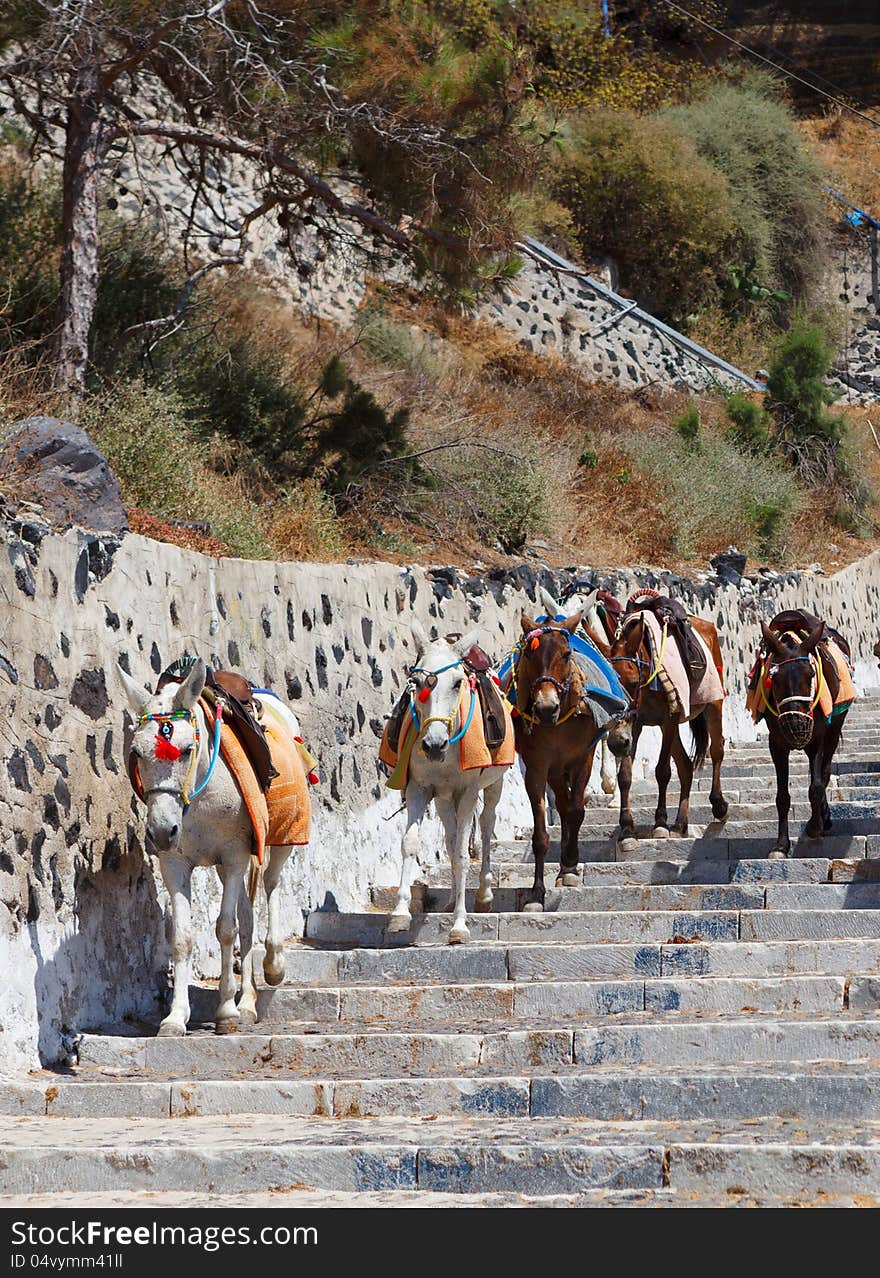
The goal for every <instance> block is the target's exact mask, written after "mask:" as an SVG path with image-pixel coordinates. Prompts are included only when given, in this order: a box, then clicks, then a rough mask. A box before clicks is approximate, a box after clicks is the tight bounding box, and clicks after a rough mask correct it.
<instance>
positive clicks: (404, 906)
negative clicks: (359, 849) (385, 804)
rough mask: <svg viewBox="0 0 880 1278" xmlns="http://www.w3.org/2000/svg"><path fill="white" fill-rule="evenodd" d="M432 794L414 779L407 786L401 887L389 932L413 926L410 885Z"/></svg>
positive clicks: (406, 929) (390, 921) (389, 923)
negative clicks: (410, 908)
mask: <svg viewBox="0 0 880 1278" xmlns="http://www.w3.org/2000/svg"><path fill="white" fill-rule="evenodd" d="M429 802H430V796H429V794H428V792H427V790H422V789H421V788H420V787H419V786H417V785H414V784H413V782H412V781H410V782H409V784H408V785H407V787H406V830H405V832H404V835H403V845H402V850H403V865H402V866H401V869H400V888H399V890H398V893H397V900H396V902H395V904H394V909H393V910H392V911H391V915H390V917H389V919H388V927H387V928H386V931H388V932H408V931H409V929H410V928H411V927H412V914H410V910H409V905H410V895H411V893H410V887H411V879H412V867H413V862H414V861H415V859H416V854H417V852H418V850H419V831H420V828H421V824H422V821H423V820H424V818H425V813H426V812H427V810H428V804H429Z"/></svg>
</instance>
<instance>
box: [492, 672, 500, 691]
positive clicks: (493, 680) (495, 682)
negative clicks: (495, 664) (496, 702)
mask: <svg viewBox="0 0 880 1278" xmlns="http://www.w3.org/2000/svg"><path fill="white" fill-rule="evenodd" d="M492 682H493V683H494V684H495V687H496V688H500V687H501V680H500V679H499V678H498V676H497V675H496V674H493V676H492Z"/></svg>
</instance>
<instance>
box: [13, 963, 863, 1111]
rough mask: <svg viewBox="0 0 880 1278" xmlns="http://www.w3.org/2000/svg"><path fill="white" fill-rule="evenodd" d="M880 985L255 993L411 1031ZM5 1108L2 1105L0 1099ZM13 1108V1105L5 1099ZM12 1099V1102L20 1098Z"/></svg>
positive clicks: (282, 1016) (837, 979) (195, 1019)
mask: <svg viewBox="0 0 880 1278" xmlns="http://www.w3.org/2000/svg"><path fill="white" fill-rule="evenodd" d="M877 996H878V988H877V982H876V981H872V978H870V977H867V978H859V977H856V976H853V977H851V978H848V977H844V976H792V977H782V978H776V979H767V980H765V981H761V980H759V979H731V980H724V979H714V978H701V977H683V978H679V979H672V980H648V981H644V980H640V979H630V980H626V981H588V980H584V981H564V980H558V981H536V982H515V981H497V982H494V983H491V984H471V985H466V984H462V985H454V984H451V983H450V984H445V985H440V984H435V985H406V986H387V985H381V986H335V987H330V988H326V989H314V988H313V987H310V986H305V987H302V988H299V989H298V988H295V987H286V986H285V987H280V988H278V989H273V990H269V989H261V990H260V992H259V996H258V1003H257V1011H258V1015H259V1018H260V1021H259V1027H260V1030H261V1031H265V1030H266V1029H267V1028H269V1027H271V1028H273V1029H281V1028H284V1029H296V1028H297V1026H298V1025H300V1024H301V1023H304V1022H308V1023H310V1024H315V1025H320V1024H322V1023H324V1024H335V1023H336V1022H342V1023H345V1022H350V1021H356V1022H361V1021H363V1022H372V1023H374V1024H394V1025H397V1024H400V1025H403V1026H406V1027H408V1028H415V1027H416V1026H422V1025H426V1026H431V1025H435V1024H443V1023H445V1022H448V1021H455V1020H465V1019H468V1018H469V1019H471V1020H480V1021H485V1020H489V1019H499V1018H503V1017H508V1018H511V1019H516V1020H519V1019H522V1018H529V1017H532V1018H534V1017H548V1018H556V1017H561V1018H568V1017H572V1016H579V1017H584V1016H613V1015H616V1014H618V1013H619V1012H639V1011H678V1010H681V1011H700V1012H718V1013H721V1012H724V1013H727V1012H743V1013H744V1014H747V1013H749V1012H782V1011H804V1012H819V1011H826V1012H831V1011H842V1010H844V1005H845V1004H847V1005H848V1006H849V1007H851V1008H853V1009H854V1010H860V1011H866V1010H869V1009H870V1008H872V1007H874V1006H876V1005H878V1004H877ZM217 1000H218V994H217V990H216V988H213V987H211V986H204V985H201V986H193V987H192V989H191V992H190V1006H191V1008H192V1020H191V1024H192V1025H194V1026H195V1025H199V1024H203V1025H204V1024H211V1023H212V1022H213V1019H214V1013H215V1010H216V1007H217ZM0 1103H2V1100H0ZM9 1103H10V1104H11V1103H12V1101H10V1102H9ZM16 1103H17V1102H16Z"/></svg>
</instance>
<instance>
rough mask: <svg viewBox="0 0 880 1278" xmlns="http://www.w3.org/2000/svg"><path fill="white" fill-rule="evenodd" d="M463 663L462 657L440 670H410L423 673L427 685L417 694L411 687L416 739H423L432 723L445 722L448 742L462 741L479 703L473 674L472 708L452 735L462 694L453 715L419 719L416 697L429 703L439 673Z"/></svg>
mask: <svg viewBox="0 0 880 1278" xmlns="http://www.w3.org/2000/svg"><path fill="white" fill-rule="evenodd" d="M463 665H464V660H463V659H462V658H459V660H458V661H450V662H449V664H448V665H446V666H440V668H439V669H438V670H426V669H425V668H424V666H413V667H412V668H411V669H410V672H409V673H410V675H414V674H423V675H424V676H425V686H424V687H423V688H420V689H419V691H418V692H417V693H415V696H414V695H413V692H414V689H413V688H412V687H411V690H410V697H409V712H410V715H411V716H412V721H413V723H414V724H415V726H416V728H417V730H418V736H417V737H416V741H421V739H422V737H423V736H424V735H425V730H426V729H427V728H428V727H429V725H430V724H432V723H442V724H445V726H446V731H447V732H448V733H449V742H448V744H449V745H455V743H456V742H457V741H460V740H461V739H462V737H463V736H464V734H465V733H466V732H467V730H468V728H469V727H470V726H471V720H472V719H473V717H474V710H475V708H476V704H477V681H476V679H475V678H474V676H473V675H470V677H469V680H468V684H469V687H470V694H471V704H470V708H469V709H468V713H467V717H466V718H465V717H464V716H463V715H462V716H461V718H462V726H461V728H460V729H459V731H458V732H457V733H456V734H455V735H454V736H453V735H452V731H453V728H454V726H455V720H456V719H457V718H458V717H459V715H460V711H461V706H462V697H461V696H459V699H458V705H457V706H456V708H455V710H454V711H453V712H452V714H451V715H442V714H432V715H428V717H427V718H426V719H419V716H418V712H417V710H416V699H418V701H419V703H420V704H421V705H427V703H428V701H429V700H430V698H431V693H432V692H433V691H434V689H435V688H436V687H437V676H438V675H441V674H444V673H445V672H446V671H447V670H455V669H456V668H457V667H458V666H463Z"/></svg>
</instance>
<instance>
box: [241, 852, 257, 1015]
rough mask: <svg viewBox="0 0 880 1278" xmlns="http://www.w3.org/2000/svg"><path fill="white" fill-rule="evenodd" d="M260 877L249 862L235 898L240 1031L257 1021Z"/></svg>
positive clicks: (253, 864)
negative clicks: (256, 903)
mask: <svg viewBox="0 0 880 1278" xmlns="http://www.w3.org/2000/svg"><path fill="white" fill-rule="evenodd" d="M260 878H261V873H260V870H259V868H258V867H257V865H256V860H255V858H253V857H252V858H251V865H250V867H249V869H248V873H247V877H246V879H245V883H244V886H243V888H242V890H241V891H240V892H239V894H238V945H239V950H240V952H241V996H240V997H239V1000H238V1018H239V1019H238V1023H239V1026H240V1027H241V1028H242V1029H245V1028H249V1027H250V1026H252V1025H255V1024H256V1021H257V983H256V980H255V979H254V907H253V905H252V903H251V890H252V887H253V888H254V889H255V890H254V901H256V899H257V892H258V891H259V886H260Z"/></svg>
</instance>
